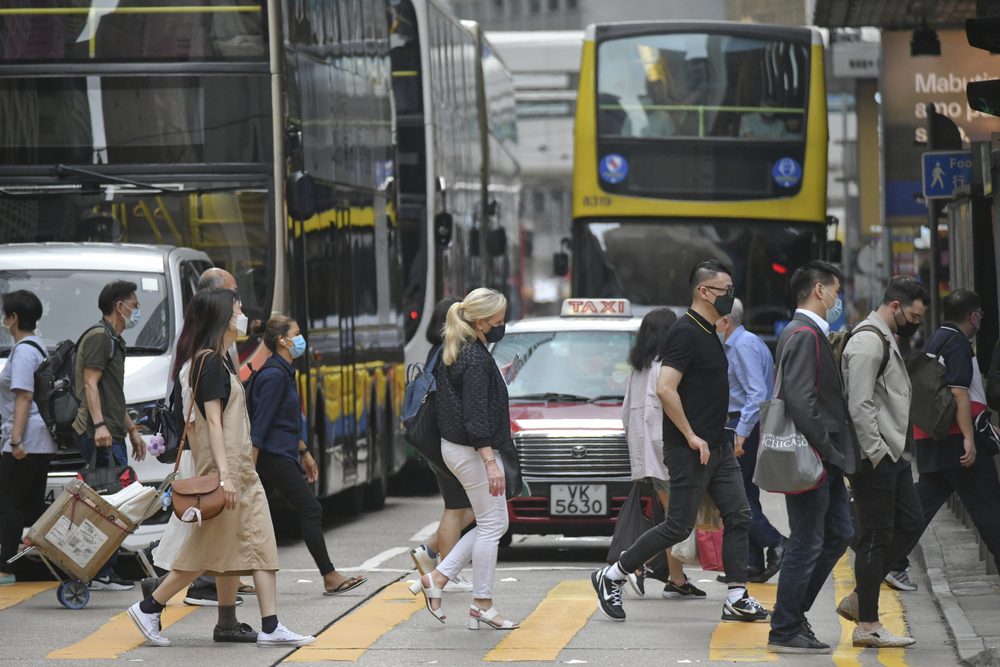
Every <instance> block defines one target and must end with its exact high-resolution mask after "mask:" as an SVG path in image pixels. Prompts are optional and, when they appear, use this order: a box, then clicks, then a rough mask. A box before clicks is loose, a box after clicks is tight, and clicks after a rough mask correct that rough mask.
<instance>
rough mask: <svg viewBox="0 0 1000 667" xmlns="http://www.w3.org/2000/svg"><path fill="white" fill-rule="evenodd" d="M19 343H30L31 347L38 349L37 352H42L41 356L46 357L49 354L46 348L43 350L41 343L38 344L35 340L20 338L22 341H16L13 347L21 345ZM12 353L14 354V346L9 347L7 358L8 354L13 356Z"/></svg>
mask: <svg viewBox="0 0 1000 667" xmlns="http://www.w3.org/2000/svg"><path fill="white" fill-rule="evenodd" d="M21 344H24V345H30V346H31V347H33V348H35V349H36V350H38V351H39V352H41V353H42V357H47V356H49V353H48V351H47V350H44V349H42V346H41V345H39V344H38V343H36V342H35V341H33V340H22V341H21V342H20V343H18V344H17V345H15V346H14V347H17V346H18V345H21ZM13 355H14V348H11V350H10V355H8V358H9V357H10V356H13Z"/></svg>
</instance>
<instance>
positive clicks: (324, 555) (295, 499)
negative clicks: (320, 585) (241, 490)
mask: <svg viewBox="0 0 1000 667" xmlns="http://www.w3.org/2000/svg"><path fill="white" fill-rule="evenodd" d="M257 474H258V475H259V476H260V481H261V483H262V484H263V485H264V487H265V488H267V489H274V490H276V491H277V492H278V493H280V494H281V495H282V496H284V498H285V500H287V501H288V503H289V504H290V505H291V506H292V507H294V508H295V511H296V512H298V513H299V519H300V520H301V521H302V538H303V540H305V543H306V548H307V549H309V554H310V555H311V556H312V557H313V560H314V561H315V562H316V567H318V568H319V573H320V574H322V575H324V576H325V575H327V574H330V573H331V572H333V570H334V567H333V563H331V562H330V554H329V552H327V550H326V538H324V537H323V508H322V507H321V506H320V504H319V501H318V500H317V499H316V495H315V494H314V493H313V492H312V489H310V488H309V483H308V482H306V478H305V477H304V476H303V475H302V469H301V468H299V466H298V464H297V463H296V462H295V461H292V460H291V459H289V458H287V457H285V456H279V455H278V454H271V453H270V452H265V451H264V450H263V449H262V450H260V453H259V454H258V456H257Z"/></svg>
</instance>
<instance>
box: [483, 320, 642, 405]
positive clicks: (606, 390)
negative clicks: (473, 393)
mask: <svg viewBox="0 0 1000 667" xmlns="http://www.w3.org/2000/svg"><path fill="white" fill-rule="evenodd" d="M634 340H635V334H634V333H633V332H629V331H557V332H556V331H550V332H537V333H531V332H526V333H508V334H507V335H506V336H504V339H503V340H502V341H500V342H499V343H497V345H496V347H495V348H494V350H493V358H494V359H495V360H496V362H497V365H498V366H500V367H501V369H503V367H504V366H506V365H507V364H509V363H511V362H512V361H515V358H516V357H520V361H518V362H515V364H514V367H515V369H516V367H517V366H518V365H519V364H521V363H522V362H523V365H522V366H521V368H520V370H517V371H516V375H514V378H513V380H512V381H511V382H510V386H509V387H508V389H507V391H508V393H509V395H510V398H511V400H517V399H526V400H532V399H537V400H553V401H563V402H572V401H578V402H583V401H597V400H602V399H608V400H613V399H618V400H621V399H622V398H624V396H625V387H626V386H627V385H628V378H629V374H630V373H631V370H632V369H631V367H630V366H629V365H628V352H629V349H630V347H631V345H632V342H633V341H634Z"/></svg>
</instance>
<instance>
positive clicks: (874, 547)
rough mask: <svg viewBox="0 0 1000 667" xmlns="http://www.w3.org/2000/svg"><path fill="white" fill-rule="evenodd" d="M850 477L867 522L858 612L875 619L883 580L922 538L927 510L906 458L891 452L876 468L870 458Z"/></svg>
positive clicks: (858, 573)
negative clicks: (922, 506) (894, 456)
mask: <svg viewBox="0 0 1000 667" xmlns="http://www.w3.org/2000/svg"><path fill="white" fill-rule="evenodd" d="M850 480H851V492H852V493H853V494H854V506H855V508H856V509H857V512H858V522H859V523H860V524H861V530H860V533H859V535H858V545H857V553H856V557H855V559H854V575H855V579H856V581H857V585H856V586H855V588H854V590H855V592H857V594H858V614H859V617H860V620H861V621H863V622H865V623H874V622H876V621H878V596H879V588H880V586H881V584H882V580H883V579H884V578H885V575H886V574H888V572H889V570H890V569H892V568H893V566H894V565H895V563H896V562H897V561H898V560H899V559H900V557H902V556H903V555H905V554H906V552H907V551H909V549H910V547H911V546H912V545H913V544H914V542H916V541H917V540H918V539H920V534H921V533H922V532H923V530H924V515H923V512H922V511H921V509H920V499H919V498H918V497H917V492H916V489H915V488H914V486H913V471H912V470H911V467H910V463H909V461H907V460H906V459H903V458H900V459H899V460H898V461H893V460H892V459H891V458H889V457H888V456H886V457H885V458H883V459H882V461H881V462H879V464H878V466H876V467H874V468H873V467H872V462H871V461H869V460H868V459H864V460H863V461H862V462H861V467H860V469H859V470H858V472H857V473H855V474H854V475H851V476H850Z"/></svg>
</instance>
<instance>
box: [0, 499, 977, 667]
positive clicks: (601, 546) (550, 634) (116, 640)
mask: <svg viewBox="0 0 1000 667" xmlns="http://www.w3.org/2000/svg"><path fill="white" fill-rule="evenodd" d="M765 495H766V496H768V497H767V498H766V500H765V503H766V505H765V507H766V508H767V512H768V514H769V515H771V517H772V520H774V522H775V523H776V525H777V526H778V527H779V529H780V530H782V531H784V530H785V522H784V521H783V516H782V511H781V508H782V504H783V503H782V501H781V498H780V497H773V496H770V494H765ZM441 508H442V503H441V501H440V499H439V498H428V497H406V498H400V497H394V498H390V499H389V502H388V504H387V506H386V508H385V509H384V510H382V511H379V512H374V513H366V514H364V515H362V516H360V517H358V518H356V519H353V520H341V521H335V522H333V523H331V524H330V525H328V527H327V529H326V536H327V544H328V546H329V549H330V553H331V557H332V559H333V562H334V564H335V565H336V566H337V567H338V569H341V570H343V571H345V572H348V571H349V572H362V573H364V574H365V575H366V576H367V577H368V582H367V583H366V584H364V585H363V586H361V587H359V588H357V589H355V590H353V591H350V592H348V593H346V594H343V595H340V596H335V597H323V596H322V595H321V594H320V593H321V590H322V580H321V578H320V576H319V572H318V571H317V570H316V569H315V567H314V565H313V563H312V559H311V558H310V556H309V554H308V552H307V550H306V548H305V545H304V544H303V543H302V542H301V541H295V540H288V541H282V542H280V543H279V554H280V560H281V566H282V568H283V569H282V570H281V571H280V572H279V573H278V616H279V619H280V620H281V621H282V623H284V624H285V625H287V626H288V627H289V628H291V629H293V630H295V631H297V632H300V633H310V634H314V635H316V636H317V637H318V641H317V643H316V644H315V645H314V646H312V647H306V648H304V649H300V650H298V651H290V650H279V649H260V648H257V647H256V646H254V645H232V644H215V643H213V642H212V639H211V634H212V628H213V626H214V623H215V616H216V612H215V610H214V609H212V608H205V607H188V606H185V605H183V604H174V605H171V606H170V607H168V610H167V612H165V614H164V624H165V628H164V635H165V636H167V637H169V638H170V639H171V640H172V642H173V645H172V646H171V647H169V648H157V647H147V646H144V645H143V643H142V637H141V635H140V634H139V632H138V631H137V630H136V629H135V628H134V626H132V625H131V621H129V619H128V618H127V617H126V616H124V615H123V612H124V611H125V609H126V608H127V607H128V606H129V605H130V604H132V603H133V602H134V601H136V600H137V599H138V597H139V593H138V587H137V588H136V590H134V591H124V592H93V593H92V595H91V599H90V603H89V604H88V605H87V606H86V607H85V608H84V609H81V610H77V611H71V610H68V609H65V608H63V607H62V606H61V605H60V604H59V603H58V602H57V600H56V595H55V591H54V589H53V588H52V586H54V584H53V583H51V582H49V583H43V582H38V583H29V582H25V583H18V584H17V585H16V586H13V587H3V588H0V664H16V665H42V664H49V665H51V664H57V665H59V666H60V667H62V666H64V665H66V666H70V665H87V666H88V667H99V666H101V665H113V664H121V663H125V662H146V663H154V664H164V665H167V664H169V665H171V666H177V665H209V664H211V665H216V666H218V667H223V666H228V665H234V666H239V667H256V666H258V665H260V666H263V665H272V664H277V663H279V662H319V661H329V660H352V661H357V662H358V663H359V664H361V665H372V666H376V665H377V666H383V665H384V666H395V665H429V664H433V665H470V664H475V663H480V662H484V661H487V662H493V661H502V662H506V661H512V660H513V661H518V662H524V663H528V664H531V663H536V664H549V663H556V664H589V665H630V666H635V665H651V664H659V665H667V664H709V663H713V662H716V661H718V662H719V663H720V664H721V663H722V662H725V663H733V662H744V663H751V664H754V663H762V662H780V663H782V664H786V665H823V664H831V663H832V664H837V665H840V666H844V665H904V664H905V665H910V666H924V665H926V666H931V665H933V666H934V667H939V666H941V665H953V664H956V663H957V658H956V654H955V651H954V648H953V647H952V643H951V639H950V638H949V636H948V633H947V630H946V628H945V625H944V624H943V622H942V620H941V618H940V616H939V613H938V611H937V608H936V607H935V605H934V602H933V600H932V599H931V597H930V595H929V591H928V586H927V580H926V577H925V575H924V573H923V572H922V571H919V570H918V569H917V566H916V565H915V566H914V569H913V570H911V578H912V579H913V580H914V581H916V582H917V583H918V584H919V585H920V589H919V590H918V591H916V592H912V593H903V594H899V593H895V592H893V591H890V590H889V589H888V588H885V587H883V594H882V611H883V614H884V619H885V622H886V624H887V625H888V626H889V627H890V628H891V629H895V630H896V631H899V632H902V631H904V630H905V631H907V632H910V633H912V635H913V636H915V637H916V638H917V640H918V642H917V644H916V645H915V646H914V647H911V648H909V649H906V650H901V649H891V650H889V649H885V650H881V651H877V650H874V649H867V650H862V649H855V648H852V647H851V642H850V636H851V631H852V630H853V624H848V623H846V622H843V621H841V620H840V618H839V617H838V616H836V614H835V613H834V611H833V610H834V607H835V605H836V601H837V600H838V599H839V597H840V596H842V595H844V594H845V593H846V592H847V591H849V590H850V589H851V588H852V587H853V572H852V570H851V568H850V566H849V562H848V561H847V560H845V561H843V562H842V564H841V565H840V566H839V567H838V568H837V570H836V571H835V573H834V575H833V576H832V577H831V579H830V581H829V582H828V584H827V586H826V588H824V590H823V592H822V594H821V595H820V598H819V600H818V601H817V604H816V607H815V608H814V609H813V611H812V612H811V613H810V615H809V619H810V621H811V622H812V624H813V628H814V630H815V631H816V634H817V635H818V636H819V638H820V639H822V640H825V641H827V642H829V643H836V644H838V646H837V650H836V652H835V653H834V654H832V655H828V656H815V655H813V656H777V655H775V654H770V653H767V652H766V650H765V648H764V646H765V644H766V638H767V629H768V628H767V625H766V624H764V623H756V624H730V623H721V622H720V619H719V616H720V613H721V610H722V602H723V599H724V595H725V587H724V585H723V584H719V583H717V582H716V581H715V575H716V574H717V573H715V572H704V571H701V570H698V569H694V568H688V575H689V576H690V578H691V579H692V580H693V581H695V582H696V584H697V585H698V586H699V587H701V588H703V589H704V590H706V591H707V593H708V598H707V599H706V600H699V601H694V600H692V601H670V600H664V599H662V597H661V596H660V589H661V587H660V586H657V585H656V582H650V585H649V586H648V587H647V594H646V596H645V597H644V598H641V599H640V598H637V596H635V595H634V594H633V595H630V596H629V597H627V598H626V600H625V610H626V612H627V614H628V620H627V621H626V622H624V623H614V622H611V621H609V620H608V619H606V618H605V617H604V616H603V615H602V614H601V612H600V611H598V610H597V603H596V597H595V595H594V593H593V590H592V589H591V587H590V583H589V575H590V572H591V571H592V570H593V569H595V568H596V567H598V566H599V565H600V564H601V562H602V561H603V558H604V556H605V554H606V553H607V548H608V543H609V539H610V538H564V537H561V536H540V537H523V536H519V537H516V538H515V540H514V545H513V546H512V547H511V548H509V549H502V550H501V551H500V563H499V568H498V572H497V585H496V589H495V596H496V597H495V599H496V604H497V607H498V608H499V609H500V610H501V611H502V612H503V613H504V614H505V615H506V616H508V617H509V618H512V619H515V620H521V621H522V628H521V629H520V630H518V631H515V632H509V633H504V632H497V631H493V630H487V629H484V630H480V631H478V632H470V631H469V630H468V629H467V628H466V621H465V619H466V613H467V612H466V610H467V605H468V604H469V603H470V602H471V597H472V596H471V594H470V593H453V592H447V591H446V593H445V599H444V606H445V609H446V613H447V614H448V620H447V622H446V623H444V624H441V623H439V622H438V621H436V620H435V619H434V618H432V617H431V615H430V614H428V613H427V612H426V611H425V610H424V607H423V597H422V596H420V595H418V596H416V597H414V596H412V595H410V593H409V591H407V590H406V584H405V583H403V582H406V581H411V580H413V579H414V578H415V577H414V573H413V566H412V562H411V560H410V557H409V553H408V552H409V549H411V548H412V547H413V546H415V545H416V544H418V543H419V541H420V540H421V539H422V538H423V536H425V535H426V534H427V533H428V531H430V530H432V529H433V527H434V525H436V520H437V518H438V517H439V516H440V511H441ZM466 574H467V576H469V577H470V578H471V570H470V571H467V572H466ZM775 588H776V586H775V585H773V584H763V585H752V586H751V592H752V593H753V594H754V595H755V596H756V597H757V598H758V599H760V600H761V601H762V602H765V603H772V602H773V600H774V593H775ZM39 589H44V590H39ZM237 613H238V616H239V618H240V620H241V621H244V622H247V623H250V624H251V625H253V626H254V627H255V628H259V626H260V619H259V613H258V609H257V604H256V600H255V598H254V597H252V596H248V597H247V598H246V602H245V604H243V605H242V606H240V607H238V608H237ZM167 624H169V625H167Z"/></svg>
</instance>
